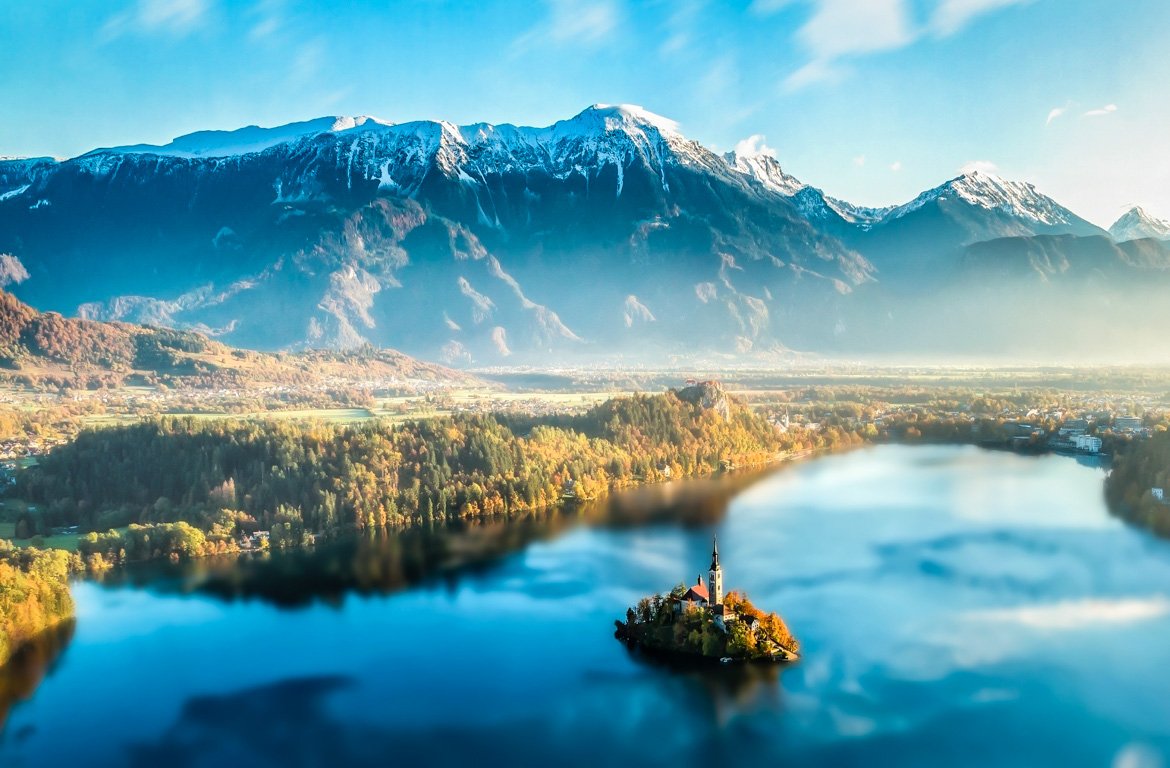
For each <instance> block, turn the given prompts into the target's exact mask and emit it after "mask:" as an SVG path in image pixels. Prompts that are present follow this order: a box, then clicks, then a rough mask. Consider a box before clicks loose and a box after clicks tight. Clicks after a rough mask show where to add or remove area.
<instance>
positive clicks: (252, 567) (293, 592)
mask: <svg viewBox="0 0 1170 768" xmlns="http://www.w3.org/2000/svg"><path fill="white" fill-rule="evenodd" d="M765 474H767V473H764V472H752V473H733V474H727V475H722V476H720V477H717V478H709V479H702V480H688V481H683V482H678V483H665V484H661V485H653V486H646V487H643V488H639V489H635V490H632V491H627V492H623V493H619V494H614V495H612V496H610V497H608V498H606V499H603V500H600V501H595V502H585V503H580V504H570V505H566V506H564V507H560V508H555V509H546V510H537V511H532V512H528V513H526V514H523V515H519V516H515V517H512V518H509V519H496V520H487V521H473V522H472V521H469V522H455V523H448V524H432V525H424V526H418V527H413V528H408V529H403V530H399V531H392V532H388V533H381V534H376V535H371V536H366V537H359V538H351V539H345V540H340V541H333V542H328V543H325V544H321V545H318V546H317V547H314V548H312V549H308V550H292V551H286V552H268V553H255V554H246V555H241V556H229V557H211V558H201V559H198V560H193V561H189V562H187V563H182V564H179V565H173V564H169V563H166V564H159V563H148V564H141V565H138V566H128V567H126V568H123V569H119V570H115V571H113V572H110V573H108V574H106V575H105V576H104V577H103V582H104V583H107V584H113V585H124V584H131V585H134V586H139V587H149V588H151V589H155V590H160V591H173V592H181V593H190V592H200V593H203V594H209V595H214V596H217V597H220V598H223V599H225V600H235V599H242V598H259V599H262V600H266V601H269V602H272V603H275V604H277V605H281V606H286V607H295V606H302V605H307V604H310V603H313V602H316V601H324V602H326V603H330V604H339V603H340V602H341V600H342V599H343V598H344V597H345V595H347V594H349V593H355V594H360V595H368V594H385V593H389V592H396V591H400V590H403V589H406V588H408V587H411V586H414V585H418V584H424V583H427V582H431V581H435V580H450V581H451V584H452V586H453V585H454V583H455V581H456V580H457V579H458V578H460V577H461V576H465V575H468V574H474V573H477V572H482V571H484V570H486V569H488V568H490V567H491V566H492V565H493V564H495V563H497V562H499V561H500V560H501V559H502V558H504V557H506V556H508V555H510V554H511V553H513V552H517V551H519V550H521V549H523V548H524V547H526V546H528V545H529V544H531V543H533V542H536V541H544V540H547V539H551V538H555V537H557V536H559V535H561V534H562V533H564V532H565V531H567V530H569V529H572V528H575V527H577V526H579V525H591V526H603V527H612V528H631V527H637V526H642V525H649V524H661V523H669V524H675V525H680V526H683V527H694V526H702V525H710V524H712V523H716V522H718V521H719V520H721V519H722V518H723V516H724V515H725V514H726V512H727V506H728V504H729V502H730V500H731V499H732V498H733V497H734V496H735V495H736V494H738V493H739V492H740V491H742V490H743V489H744V488H746V487H747V486H749V485H751V484H753V483H755V482H757V481H758V480H759V479H760V478H762V477H763V476H764V475H765Z"/></svg>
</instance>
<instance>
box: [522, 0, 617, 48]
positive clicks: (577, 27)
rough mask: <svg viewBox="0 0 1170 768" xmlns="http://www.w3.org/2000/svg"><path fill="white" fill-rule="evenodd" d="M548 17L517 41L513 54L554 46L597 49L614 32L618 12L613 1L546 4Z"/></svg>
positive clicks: (571, 0) (548, 0)
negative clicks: (544, 46) (577, 45)
mask: <svg viewBox="0 0 1170 768" xmlns="http://www.w3.org/2000/svg"><path fill="white" fill-rule="evenodd" d="M545 6H546V8H547V11H548V12H547V14H546V16H545V18H544V19H542V20H541V21H538V22H537V23H536V24H535V25H534V26H533V27H531V28H530V29H529V30H528V31H527V32H525V33H524V34H522V35H520V37H518V38H516V40H515V42H514V43H513V44H512V48H513V51H514V52H516V53H523V52H525V51H528V50H531V49H532V48H535V47H538V46H541V45H547V44H550V43H551V44H553V45H569V44H579V45H586V46H596V45H600V44H602V43H604V42H606V41H607V40H609V39H610V38H611V37H612V35H613V33H614V31H615V30H616V29H617V26H618V21H619V19H620V18H621V12H620V10H619V9H618V5H617V3H616V2H615V1H614V0H546V1H545Z"/></svg>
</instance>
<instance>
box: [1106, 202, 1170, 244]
mask: <svg viewBox="0 0 1170 768" xmlns="http://www.w3.org/2000/svg"><path fill="white" fill-rule="evenodd" d="M1109 234H1110V236H1111V237H1112V238H1113V239H1114V240H1116V241H1117V242H1119V243H1120V242H1125V241H1126V240H1140V239H1142V238H1146V237H1152V238H1155V239H1158V240H1166V239H1170V221H1166V220H1165V219H1159V218H1155V217H1154V216H1151V215H1150V214H1148V213H1146V211H1145V210H1143V209H1142V208H1141V207H1139V206H1135V207H1133V208H1130V209H1129V210H1128V211H1126V212H1125V213H1124V214H1122V215H1121V216H1120V217H1119V218H1118V219H1117V221H1115V222H1113V224H1112V226H1110V227H1109Z"/></svg>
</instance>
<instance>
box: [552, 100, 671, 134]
mask: <svg viewBox="0 0 1170 768" xmlns="http://www.w3.org/2000/svg"><path fill="white" fill-rule="evenodd" d="M573 121H583V122H586V123H588V122H594V121H600V122H601V124H602V125H604V127H605V130H607V131H614V130H628V129H629V128H630V127H631V126H636V127H639V128H641V127H643V126H647V125H649V126H652V127H654V128H655V129H657V130H658V132H659V133H661V134H662V135H663V136H667V135H677V134H678V123H676V122H675V121H673V120H671V119H669V118H666V117H663V116H662V115H656V114H654V113H653V112H651V111H650V110H648V109H646V108H645V107H640V106H638V105H637V104H594V105H593V106H591V107H589V108H588V109H586V110H584V111H583V112H581V113H580V114H578V115H577V116H576V117H574V118H573V119H572V121H570V122H573Z"/></svg>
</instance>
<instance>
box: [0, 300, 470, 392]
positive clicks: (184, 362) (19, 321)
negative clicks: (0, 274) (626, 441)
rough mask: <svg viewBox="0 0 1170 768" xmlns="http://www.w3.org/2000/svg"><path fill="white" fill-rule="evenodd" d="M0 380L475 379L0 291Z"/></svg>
mask: <svg viewBox="0 0 1170 768" xmlns="http://www.w3.org/2000/svg"><path fill="white" fill-rule="evenodd" d="M0 379H4V380H12V379H20V380H22V381H24V382H27V383H32V384H36V383H38V382H40V383H44V382H55V383H61V382H73V383H75V384H77V383H82V384H85V385H91V384H94V383H96V382H102V383H104V384H121V383H126V382H128V381H132V382H142V381H149V382H162V383H167V384H171V385H176V384H183V385H186V386H196V387H200V386H202V387H219V388H222V387H232V388H236V389H238V388H241V387H242V388H244V389H247V388H248V387H254V386H257V385H263V384H265V383H268V384H283V385H307V384H308V385H311V384H313V383H314V382H317V383H324V382H328V384H329V385H330V386H331V387H333V388H342V387H344V386H345V385H346V384H347V383H349V384H353V383H356V382H361V383H363V384H364V385H365V386H366V388H369V386H370V384H371V383H372V382H380V383H381V384H382V385H383V386H384V387H392V388H395V389H400V390H404V391H419V390H422V389H430V388H432V387H433V386H434V385H468V384H474V383H478V382H477V380H475V379H474V378H473V377H471V376H468V375H467V374H465V373H462V372H459V371H454V370H451V369H449V368H444V367H442V366H438V365H434V364H431V363H423V362H420V361H418V360H414V359H412V358H410V357H407V356H406V355H403V354H401V353H398V352H395V351H394V350H373V349H369V348H367V349H362V350H355V351H352V352H348V353H334V352H326V351H314V352H305V353H301V354H298V355H279V356H277V355H270V354H265V353H261V352H253V351H247V350H239V349H232V348H231V347H228V346H225V345H224V344H221V343H219V342H216V341H213V340H211V339H208V338H207V337H206V336H204V335H203V334H200V333H194V332H191V331H178V330H173V329H169V328H153V327H149V326H139V325H131V324H128V323H104V322H96V321H93V320H84V319H78V318H67V317H62V316H61V315H59V314H56V313H54V312H38V311H37V310H35V309H33V308H32V307H30V306H28V305H27V304H25V303H23V302H21V301H20V300H19V299H17V298H16V297H15V296H13V295H12V294H10V293H8V292H6V291H0Z"/></svg>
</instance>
